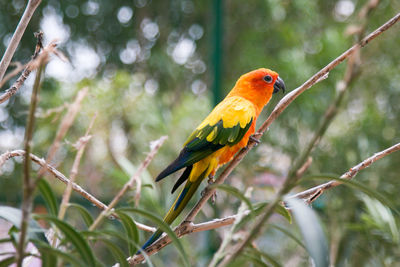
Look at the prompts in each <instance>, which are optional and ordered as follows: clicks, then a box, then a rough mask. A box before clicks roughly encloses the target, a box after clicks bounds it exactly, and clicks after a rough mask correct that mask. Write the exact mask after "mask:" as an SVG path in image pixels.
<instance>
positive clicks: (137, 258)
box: [128, 13, 400, 265]
mask: <svg viewBox="0 0 400 267" xmlns="http://www.w3.org/2000/svg"><path fill="white" fill-rule="evenodd" d="M399 19H400V13H398V14H396V15H395V16H394V17H393V18H391V19H390V20H389V21H387V22H386V23H384V24H383V25H382V26H380V27H379V28H378V29H376V30H375V31H374V32H372V33H371V34H369V35H368V36H366V37H365V38H363V39H362V40H361V41H360V42H359V43H357V44H355V45H353V46H352V47H351V48H350V49H348V50H347V51H345V52H344V53H343V54H341V55H340V56H339V57H337V58H336V59H334V60H333V61H332V62H330V63H329V64H328V65H327V66H325V67H324V68H322V69H321V70H320V71H318V72H317V73H316V74H314V75H313V76H312V77H311V78H310V79H308V80H307V81H306V82H305V83H304V84H303V85H301V86H300V87H298V88H296V89H295V90H293V91H292V92H290V93H289V94H287V95H286V96H285V97H284V98H283V99H282V100H281V101H280V102H279V103H278V104H277V105H276V107H275V108H274V110H273V111H272V113H271V114H270V116H269V117H268V118H267V119H266V120H265V121H264V123H263V124H262V126H261V127H260V128H259V129H258V131H257V133H256V134H255V138H256V139H260V138H261V136H262V135H263V134H264V132H265V131H266V130H267V129H268V127H269V126H270V125H271V123H272V122H273V121H274V120H275V119H276V118H277V117H278V116H279V115H280V114H281V113H282V112H283V111H284V110H285V109H286V108H287V106H288V105H289V104H290V103H291V102H293V101H294V100H295V99H296V98H297V97H298V96H299V95H300V94H301V93H303V92H304V91H306V90H307V89H309V88H310V87H311V86H313V85H315V84H316V83H317V82H319V81H321V78H323V77H326V75H328V74H329V72H330V71H331V70H332V69H334V68H335V67H336V66H338V65H339V64H340V63H341V62H343V61H344V60H345V59H347V58H348V57H349V56H351V55H352V54H353V53H354V52H355V51H357V50H358V49H359V48H362V47H364V46H365V45H367V44H368V43H369V42H370V41H372V40H374V39H375V38H376V37H377V36H379V35H380V34H382V33H383V32H385V31H386V30H388V29H389V28H390V27H392V26H393V25H394V24H395V23H397V22H398V21H399ZM255 143H256V142H255V141H252V140H250V141H249V143H248V145H247V147H245V148H243V149H242V150H241V151H239V153H238V154H236V156H235V157H234V158H233V160H232V161H231V162H230V163H229V165H228V166H227V167H226V168H225V169H224V171H223V172H222V173H221V174H220V176H219V177H218V178H217V179H216V180H215V183H216V184H222V183H223V182H224V181H225V179H226V178H227V176H228V175H229V174H230V173H231V172H232V170H233V169H234V168H235V167H236V166H237V165H238V164H239V162H240V161H241V160H242V159H243V157H244V156H246V154H247V153H248V152H249V151H250V150H251V149H252V148H253V147H254V145H255ZM214 192H215V188H212V187H210V186H207V187H206V188H205V190H204V191H203V195H202V197H201V198H200V200H199V201H198V202H197V204H196V205H195V207H194V208H193V209H192V210H191V211H190V213H189V214H188V215H187V216H186V218H185V220H184V221H183V222H182V223H181V224H180V225H179V226H178V227H177V230H178V231H176V233H177V234H178V235H179V232H180V231H181V230H182V229H186V228H187V227H188V225H190V224H191V221H193V219H194V217H195V216H196V215H197V213H198V212H199V211H200V210H201V208H202V207H203V205H204V204H205V203H206V202H207V200H208V199H209V198H210V197H211V196H212V195H213V193H214ZM284 193H285V192H284V190H282V189H281V190H280V191H279V192H278V194H277V196H276V198H275V200H273V201H271V202H270V204H269V205H268V206H267V207H266V208H265V209H264V212H263V213H264V214H265V215H267V216H266V217H269V215H270V214H272V211H273V207H274V206H275V205H276V204H278V203H279V199H280V197H281V196H282V195H283V194H284ZM263 217H264V216H263ZM168 239H169V238H168V237H167V236H164V237H162V238H160V239H159V240H158V241H156V242H155V243H153V244H152V245H151V246H149V247H148V248H147V249H146V250H145V251H146V253H147V254H148V255H151V254H154V253H156V252H157V251H159V250H160V249H162V248H163V247H164V246H166V245H167V244H169V242H170V241H169V242H167V240H168ZM248 241H249V240H247V241H246V242H248ZM236 252H237V251H236ZM143 260H144V257H143V255H134V256H132V257H131V258H129V259H128V262H129V264H130V265H135V264H137V263H140V262H142V261H143Z"/></svg>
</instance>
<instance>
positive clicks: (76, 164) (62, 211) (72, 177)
mask: <svg viewBox="0 0 400 267" xmlns="http://www.w3.org/2000/svg"><path fill="white" fill-rule="evenodd" d="M96 116H97V114H95V115H94V116H93V118H92V120H91V122H90V123H89V127H88V129H87V130H86V133H85V135H84V136H82V137H81V138H79V140H78V142H77V143H76V145H75V147H76V148H77V149H78V152H77V153H76V156H75V160H74V163H73V164H72V168H71V172H70V174H69V183H68V185H67V188H66V189H65V191H64V194H63V197H62V201H61V205H60V211H59V212H58V218H59V219H60V220H62V219H64V216H65V212H66V211H67V207H68V202H69V199H70V197H71V192H72V183H74V182H75V179H76V176H77V175H78V171H79V164H80V162H81V158H82V156H83V152H84V151H85V148H86V144H87V143H88V142H89V140H90V138H91V137H92V136H91V135H89V133H90V131H91V129H92V127H93V123H94V120H95V119H96Z"/></svg>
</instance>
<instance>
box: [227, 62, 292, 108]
mask: <svg viewBox="0 0 400 267" xmlns="http://www.w3.org/2000/svg"><path fill="white" fill-rule="evenodd" d="M279 90H282V91H283V92H285V83H284V82H283V80H282V79H281V78H280V77H279V74H278V73H276V72H275V71H272V70H269V69H264V68H261V69H257V70H253V71H251V72H248V73H246V74H244V75H242V76H241V77H240V78H239V80H238V81H237V82H236V84H235V87H233V89H232V91H231V92H230V93H229V94H228V97H229V96H241V97H243V98H246V99H247V100H250V101H251V102H253V103H254V104H255V105H256V106H257V108H258V109H259V111H261V109H262V108H263V107H264V106H265V105H266V104H267V103H268V101H269V100H270V99H271V96H272V94H274V93H277V92H279Z"/></svg>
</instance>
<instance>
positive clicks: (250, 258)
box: [238, 252, 268, 267]
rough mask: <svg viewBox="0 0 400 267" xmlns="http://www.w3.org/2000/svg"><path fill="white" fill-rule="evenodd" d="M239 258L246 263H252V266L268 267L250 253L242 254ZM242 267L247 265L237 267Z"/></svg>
mask: <svg viewBox="0 0 400 267" xmlns="http://www.w3.org/2000/svg"><path fill="white" fill-rule="evenodd" d="M240 257H241V258H243V259H245V260H247V262H252V263H253V264H254V266H260V267H268V265H267V264H266V263H265V262H263V261H262V259H261V258H260V257H257V256H256V255H254V254H252V253H248V252H243V253H242V254H241V255H240ZM244 265H247V264H243V263H240V265H238V266H244Z"/></svg>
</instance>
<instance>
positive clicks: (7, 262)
mask: <svg viewBox="0 0 400 267" xmlns="http://www.w3.org/2000/svg"><path fill="white" fill-rule="evenodd" d="M15 260H16V259H15V257H14V256H12V257H8V258H5V259H4V260H2V261H0V267H8V266H11V265H12V264H13V263H14V262H15Z"/></svg>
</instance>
